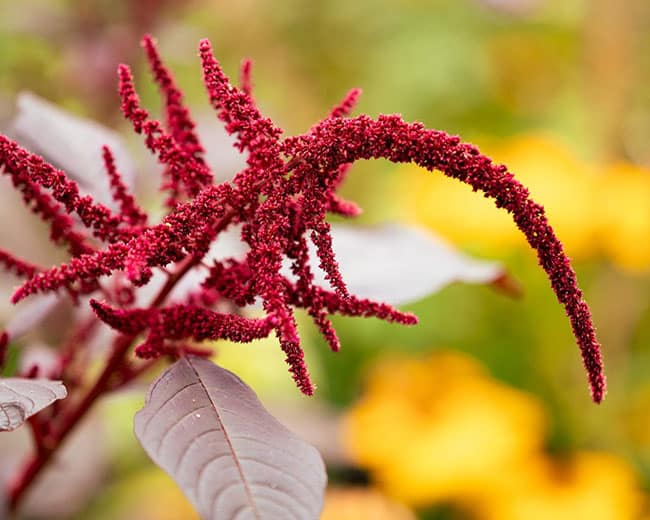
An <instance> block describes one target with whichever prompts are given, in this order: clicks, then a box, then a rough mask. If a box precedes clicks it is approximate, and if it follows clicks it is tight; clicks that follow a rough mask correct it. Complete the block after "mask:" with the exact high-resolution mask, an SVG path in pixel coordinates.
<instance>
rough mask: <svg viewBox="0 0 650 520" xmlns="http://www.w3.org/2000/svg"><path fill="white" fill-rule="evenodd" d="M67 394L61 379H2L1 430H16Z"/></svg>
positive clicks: (0, 391) (0, 400) (0, 395)
mask: <svg viewBox="0 0 650 520" xmlns="http://www.w3.org/2000/svg"><path fill="white" fill-rule="evenodd" d="M66 395H68V392H67V390H66V389H65V386H63V383H62V382H61V381H50V380H49V379H24V378H20V377H9V378H4V379H0V430H2V431H11V430H15V429H16V428H18V427H19V426H20V425H21V424H23V423H24V422H25V421H26V420H27V419H28V418H29V417H31V416H32V415H34V414H35V413H38V412H40V411H41V410H42V409H43V408H46V407H47V406H50V405H51V404H52V403H53V402H54V401H57V400H58V399H63V398H64V397H65V396H66Z"/></svg>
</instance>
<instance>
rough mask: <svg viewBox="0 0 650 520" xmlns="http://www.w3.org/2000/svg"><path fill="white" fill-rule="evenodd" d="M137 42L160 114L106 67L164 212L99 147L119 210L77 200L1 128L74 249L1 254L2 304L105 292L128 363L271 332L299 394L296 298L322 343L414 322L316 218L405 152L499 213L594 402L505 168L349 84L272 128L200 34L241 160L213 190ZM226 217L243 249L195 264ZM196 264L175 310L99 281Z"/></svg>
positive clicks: (161, 77)
mask: <svg viewBox="0 0 650 520" xmlns="http://www.w3.org/2000/svg"><path fill="white" fill-rule="evenodd" d="M143 46H144V48H145V51H146V55H147V58H148V61H149V63H150V66H151V70H152V75H153V77H154V79H155V81H156V83H157V84H158V87H159V89H160V92H161V95H162V98H163V100H164V103H165V117H164V122H161V121H158V120H155V119H152V118H151V117H150V115H149V113H148V112H147V111H146V110H145V109H144V108H143V107H142V106H141V104H140V101H139V98H138V95H137V93H136V89H135V86H134V81H133V77H132V75H131V72H130V70H129V68H128V67H127V66H125V65H121V66H120V67H119V71H118V72H119V92H120V96H121V100H122V112H123V113H124V116H125V117H126V119H127V120H129V121H130V123H131V124H132V126H133V129H134V130H135V132H137V133H138V134H141V135H142V136H143V137H144V141H145V144H146V146H147V148H148V149H149V150H150V151H151V152H152V153H153V154H154V155H155V156H157V158H158V160H159V162H160V163H162V164H163V165H164V167H165V169H164V175H163V177H164V179H163V183H162V190H164V191H165V193H166V194H167V200H166V205H167V207H168V208H169V211H168V213H167V215H166V216H165V217H164V218H163V219H162V221H161V222H160V223H157V224H149V223H148V222H147V216H146V214H145V212H144V211H143V210H142V209H140V208H139V207H138V206H137V204H136V203H135V200H134V198H133V196H132V195H130V194H129V193H128V191H127V189H126V187H125V186H124V184H123V183H122V181H121V178H120V174H119V172H118V171H117V170H116V168H115V164H114V162H113V160H112V155H111V152H110V150H109V149H107V148H105V149H104V162H105V166H106V170H107V173H108V175H109V178H110V181H111V187H112V195H113V198H114V200H115V202H116V206H117V207H118V211H117V212H113V211H111V210H110V209H109V208H107V207H105V206H103V205H100V204H97V203H95V202H94V201H93V200H92V198H90V197H89V196H81V195H80V193H79V190H78V188H77V186H76V184H75V183H74V182H72V181H70V180H69V179H68V178H67V177H66V175H65V174H64V173H63V172H62V171H59V170H57V169H56V168H54V167H53V166H51V165H49V164H47V163H46V162H44V161H43V160H42V159H40V158H39V157H37V156H35V155H33V154H30V153H29V152H27V151H25V150H23V149H22V148H20V147H19V146H18V145H17V144H16V143H14V142H12V141H10V140H9V139H7V138H6V137H0V167H1V168H2V171H3V173H4V174H5V175H9V176H10V177H11V179H12V181H13V183H14V185H15V186H16V187H17V188H18V189H19V190H20V191H21V192H22V194H23V198H24V200H25V202H26V204H28V205H29V207H31V209H32V210H33V211H34V212H35V213H37V214H38V215H39V216H40V217H41V218H42V219H43V220H45V221H47V222H49V223H50V229H51V238H52V240H54V241H56V242H57V243H61V244H65V245H67V246H68V250H69V252H70V254H71V257H72V258H71V259H70V261H69V262H67V263H65V264H63V265H61V266H59V267H55V268H51V269H48V270H43V269H41V268H39V267H36V266H32V265H31V264H29V263H28V262H25V261H23V260H21V259H18V258H15V257H14V256H12V255H11V254H10V253H8V252H4V251H0V262H2V263H3V264H4V265H5V266H6V267H7V268H9V269H10V270H12V271H14V272H15V273H17V274H19V275H21V276H24V277H26V278H27V279H26V281H25V282H24V283H23V285H22V286H21V287H20V288H19V289H18V290H17V291H16V293H15V294H14V296H13V301H14V302H18V301H20V300H22V299H23V298H26V297H27V296H29V295H32V294H35V293H39V292H50V291H57V290H60V289H63V290H66V291H68V292H69V293H70V294H71V295H72V296H75V297H76V296H78V295H80V294H90V293H94V292H96V291H98V290H101V291H102V292H103V295H104V296H105V298H106V300H107V301H106V302H104V303H100V302H98V301H96V300H92V301H91V305H92V307H93V309H94V311H95V313H96V314H97V316H98V317H99V318H100V319H101V320H103V321H104V322H106V323H107V324H108V325H110V326H111V327H113V328H114V329H116V330H118V331H120V332H122V333H123V334H126V335H129V336H132V337H136V336H137V335H139V334H140V333H143V332H145V331H148V333H147V336H146V340H145V342H144V343H143V344H141V345H140V346H139V347H137V348H136V353H138V354H139V355H140V356H142V357H156V356H160V355H163V354H169V353H170V352H174V351H175V348H179V346H180V345H181V344H182V343H181V342H182V341H184V340H196V341H200V340H202V339H218V338H228V339H232V340H236V341H251V340H253V339H255V338H259V337H264V336H266V335H268V334H270V333H272V332H273V331H274V332H275V334H276V335H277V337H278V338H279V341H280V344H281V347H282V349H283V351H284V353H285V355H286V360H287V363H288V364H289V367H290V371H291V372H292V374H293V377H294V379H295V381H296V383H297V385H298V387H299V388H300V389H301V390H302V391H303V392H304V393H305V394H312V393H313V384H312V382H311V380H310V378H309V375H308V372H307V368H306V366H305V362H304V356H303V352H302V349H301V347H300V341H299V337H298V333H297V328H296V320H295V316H294V312H295V309H296V308H303V309H306V310H307V312H308V313H309V315H310V316H311V317H312V319H313V320H314V323H315V324H316V326H317V327H318V328H319V330H320V331H321V333H322V334H323V336H324V337H325V339H326V340H327V342H328V343H329V345H330V347H331V348H332V349H333V350H338V349H339V347H340V345H339V340H338V338H337V336H336V332H335V331H334V329H333V327H332V324H331V322H330V320H329V315H330V314H343V315H348V316H375V317H378V318H380V319H384V320H388V321H394V322H398V323H402V324H407V325H410V324H414V323H416V318H415V316H413V315H411V314H407V313H402V312H399V311H398V310H396V309H393V308H392V307H390V306H388V305H385V304H382V303H377V302H372V301H369V300H365V299H361V298H357V297H355V296H354V295H351V294H349V292H348V290H347V287H346V284H345V282H344V277H343V276H342V274H341V273H340V271H339V268H338V265H337V262H336V258H335V255H334V252H333V250H332V238H331V233H330V225H329V224H328V222H327V220H326V216H327V214H328V213H337V214H340V215H344V216H354V215H356V214H358V213H359V209H358V208H357V206H356V205H355V204H353V203H351V202H348V201H346V200H343V199H341V198H340V197H339V196H338V195H337V194H336V189H337V188H338V187H339V185H340V184H341V182H342V181H343V179H344V178H345V175H346V173H347V171H348V169H349V167H350V165H351V164H352V163H354V162H355V161H357V160H360V159H375V158H384V159H388V160H390V161H392V162H396V163H402V162H411V163H415V164H417V165H419V166H421V167H423V168H426V169H427V170H439V171H441V172H443V173H444V174H445V175H448V176H450V177H454V178H456V179H458V180H460V181H462V182H465V183H467V184H469V185H470V186H472V188H473V189H474V190H477V191H482V192H483V193H484V194H485V196H486V197H489V198H492V199H494V201H495V203H496V205H497V206H498V207H501V208H504V209H506V210H507V211H508V212H509V213H511V214H512V216H513V218H514V220H515V222H516V224H517V226H518V227H519V229H521V231H522V232H523V233H524V235H525V236H526V238H527V240H528V242H529V243H530V245H531V246H532V247H533V248H534V249H535V250H536V251H537V254H538V258H539V261H540V264H541V266H542V267H543V269H544V270H545V271H546V272H547V273H548V275H549V278H550V280H551V284H552V287H553V290H554V291H555V293H556V294H557V297H558V299H559V301H560V302H561V303H562V304H563V305H564V307H565V309H566V311H567V314H568V316H569V318H570V321H571V324H572V326H573V331H574V334H575V336H576V338H577V341H578V345H579V347H580V349H581V352H582V356H583V360H584V363H585V366H586V369H587V372H588V375H589V382H590V385H591V391H592V397H593V399H594V400H595V401H596V402H599V401H600V400H601V399H602V398H603V396H604V392H605V379H604V376H603V374H602V362H601V356H600V350H599V344H598V342H597V341H596V338H595V335H594V328H593V325H592V322H591V317H590V313H589V310H588V307H587V305H586V303H585V302H584V301H583V299H582V293H581V292H580V290H579V289H578V287H577V285H576V277H575V274H574V272H573V270H572V268H571V266H570V264H569V260H568V259H567V257H566V255H565V254H564V251H563V248H562V245H561V244H560V242H559V240H558V239H557V237H556V236H555V234H554V232H553V230H552V228H551V227H550V226H549V224H548V222H547V220H546V217H545V214H544V209H543V208H542V207H541V206H540V205H538V204H536V203H535V202H533V201H532V200H531V199H530V197H529V193H528V191H527V190H526V188H525V187H523V186H522V185H521V184H520V183H519V182H518V181H516V180H515V179H514V177H513V176H512V174H511V173H509V172H508V170H507V169H506V167H505V166H501V165H496V164H493V163H492V161H491V160H490V159H489V158H487V157H485V156H483V155H481V154H480V153H479V151H478V150H477V149H476V148H475V147H473V146H472V145H469V144H463V143H461V142H460V140H459V138H458V137H455V136H450V135H447V134H446V133H444V132H440V131H434V130H428V129H426V128H424V127H423V125H421V124H419V123H411V124H409V123H405V122H404V121H403V120H402V119H401V118H400V117H398V116H380V117H379V118H378V119H371V118H370V117H367V116H359V117H355V118H350V117H349V113H350V111H351V110H352V108H353V107H354V105H355V102H356V100H357V98H358V96H359V94H360V92H359V91H358V90H352V91H351V92H350V93H349V94H348V95H347V96H346V97H345V98H344V99H343V101H342V102H341V103H340V104H339V105H338V106H337V107H335V108H334V109H333V110H332V111H331V113H330V115H329V116H328V117H326V118H325V119H324V120H323V121H321V122H320V123H318V124H317V125H315V126H314V127H312V128H311V129H310V130H309V131H308V132H307V133H305V134H304V135H301V136H296V137H288V138H283V137H282V131H281V129H279V128H278V127H277V126H276V125H275V124H274V123H273V122H272V121H271V120H270V119H268V118H265V117H264V116H263V115H262V114H261V113H260V111H259V109H258V108H257V106H256V104H255V102H254V100H253V98H252V97H251V80H250V73H251V71H250V62H248V61H246V62H244V64H243V66H242V70H241V82H242V86H241V87H240V88H237V87H235V86H234V85H232V84H231V82H230V81H229V79H228V78H227V77H226V75H225V74H224V72H223V70H222V69H221V67H220V65H219V63H218V61H217V60H216V58H215V57H214V55H213V53H212V49H211V46H210V43H209V42H208V41H207V40H203V41H201V43H200V46H199V53H200V59H201V64H202V69H203V79H204V83H205V86H206V88H207V92H208V96H209V99H210V103H211V104H212V106H213V108H214V109H215V111H216V112H217V114H218V116H219V118H220V119H221V120H222V121H223V122H224V123H225V127H226V130H227V131H228V132H229V133H230V134H232V135H234V136H235V137H236V142H235V146H236V147H237V148H238V149H239V150H240V151H241V152H243V153H246V154H247V165H246V167H245V168H244V169H243V170H242V171H240V172H239V173H237V175H236V176H235V177H234V178H233V179H232V181H229V182H224V183H221V184H215V183H214V182H213V177H214V176H213V172H212V171H211V170H210V168H209V167H208V165H207V163H206V162H205V160H204V157H203V154H204V146H203V145H202V144H201V142H200V140H199V137H198V135H197V134H196V132H195V130H194V123H193V122H192V119H191V117H190V115H189V112H188V110H187V108H186V107H185V106H184V105H183V97H182V94H181V92H180V91H179V89H178V88H177V86H176V84H175V82H174V80H173V77H172V75H171V74H170V72H169V71H168V70H167V69H166V67H165V66H164V65H163V63H162V61H161V60H160V57H159V55H158V52H157V49H156V46H155V43H154V41H153V40H152V39H151V38H149V37H145V38H144V40H143ZM236 225H239V226H240V229H241V240H242V241H243V242H244V243H245V244H246V245H247V246H248V251H247V253H246V256H245V258H243V259H235V258H231V259H228V260H221V261H217V260H211V261H208V260H206V255H207V253H208V250H209V249H210V246H211V245H212V244H213V242H214V241H215V239H217V238H218V236H219V235H220V234H222V233H223V232H224V231H226V230H228V229H232V228H233V227H234V226H236ZM309 241H311V242H312V243H313V244H314V245H315V246H316V251H317V261H318V263H319V267H320V268H321V269H322V270H323V271H324V272H325V273H326V279H327V280H328V282H329V285H330V289H324V288H322V287H320V286H318V285H316V284H315V283H314V276H313V273H312V269H313V266H312V265H310V261H311V260H312V259H311V258H310V255H309V252H308V244H309ZM286 261H289V262H290V263H291V275H290V276H289V275H287V274H285V272H284V271H283V270H282V265H283V263H284V262H286ZM172 264H173V268H172V267H170V265H172ZM197 266H199V267H203V268H205V269H206V270H207V274H206V276H205V278H204V279H203V281H202V283H201V285H200V288H199V290H198V292H196V291H195V292H194V293H192V294H191V295H190V296H188V297H187V301H185V302H180V303H175V304H174V305H167V306H164V305H165V301H164V299H165V296H166V295H162V296H161V297H158V298H156V299H155V300H154V301H153V302H152V303H151V305H150V306H149V307H146V308H133V307H131V306H130V305H131V303H129V302H124V301H122V300H121V299H120V298H119V297H118V295H117V294H115V292H114V291H112V290H111V288H110V287H109V286H108V285H107V284H105V283H103V280H102V277H104V276H107V275H113V274H115V273H117V272H123V273H124V275H125V277H126V279H127V280H128V282H129V284H130V285H131V288H135V287H139V286H142V285H145V284H147V283H148V282H149V281H150V279H151V277H152V275H153V272H154V270H160V271H162V272H164V273H165V274H166V275H167V276H169V277H170V279H178V278H179V277H181V276H183V274H185V273H186V272H187V271H188V270H189V269H191V268H195V267H197ZM120 276H121V275H120ZM256 301H261V302H262V305H263V309H264V311H265V316H264V317H263V318H259V319H249V318H244V317H242V316H241V313H240V312H239V308H241V307H243V306H246V305H249V304H252V303H254V302H256ZM220 303H228V304H229V306H230V307H229V308H231V309H232V308H233V306H234V307H235V308H236V309H237V310H235V311H234V312H233V313H225V312H220V311H217V310H215V309H217V308H219V309H223V308H224V305H219V304H220Z"/></svg>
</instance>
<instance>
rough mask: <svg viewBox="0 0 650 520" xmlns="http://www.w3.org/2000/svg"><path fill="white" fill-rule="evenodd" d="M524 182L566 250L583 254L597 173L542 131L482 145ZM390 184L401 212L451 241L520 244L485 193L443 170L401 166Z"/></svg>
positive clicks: (589, 246)
mask: <svg viewBox="0 0 650 520" xmlns="http://www.w3.org/2000/svg"><path fill="white" fill-rule="evenodd" d="M484 151H485V152H486V153H487V154H488V155H490V156H491V157H492V158H493V159H494V160H495V162H499V163H503V164H505V165H507V166H508V169H509V170H510V171H511V172H512V173H513V174H514V175H515V177H516V178H517V179H518V180H519V181H521V182H522V183H523V184H524V185H525V186H526V187H528V188H529V190H530V192H531V194H532V196H533V198H534V199H535V200H536V201H537V202H539V203H541V204H542V205H543V206H544V207H545V209H546V212H547V215H548V217H549V221H550V223H551V225H552V226H553V227H554V228H555V230H556V231H557V233H558V235H559V236H560V237H561V239H562V241H563V243H564V244H565V246H566V248H567V252H568V253H569V255H571V256H577V257H584V256H586V255H587V254H588V253H590V251H592V250H593V248H594V244H595V243H596V234H597V230H596V220H597V219H595V215H597V213H598V208H597V207H596V190H597V182H596V181H597V179H598V173H597V171H596V169H595V168H592V167H590V166H589V165H588V164H587V163H584V162H582V161H579V160H578V159H576V158H575V157H574V156H573V155H572V154H571V152H570V150H569V149H568V148H567V147H565V146H564V145H563V144H562V143H560V142H558V141H556V140H554V139H552V138H550V137H545V136H540V135H527V136H522V137H517V138H514V139H512V140H510V141H507V142H505V143H504V144H503V145H501V146H498V147H494V148H493V149H485V150H484ZM400 168H401V169H400V172H399V174H398V175H397V176H396V179H397V182H398V183H399V186H398V187H397V189H396V190H395V193H396V194H397V196H398V197H400V196H401V197H402V200H401V201H400V206H401V207H402V208H404V211H403V213H402V216H403V217H404V218H405V219H407V220H410V221H415V222H419V223H422V224H425V225H427V226H429V227H431V228H432V229H434V230H436V231H438V232H440V233H441V234H442V235H444V236H446V237H447V238H448V239H450V240H451V241H453V242H455V243H458V244H461V245H464V246H472V247H477V248H479V249H483V250H487V251H488V252H494V251H499V250H500V249H502V248H504V247H506V248H511V247H515V246H519V245H523V244H524V238H523V236H522V235H521V233H520V232H519V231H518V230H517V229H516V227H515V224H514V223H513V221H512V218H511V217H510V216H509V215H507V214H506V213H505V212H504V211H503V210H499V209H497V208H496V207H495V206H494V203H493V202H492V201H490V200H488V199H485V198H481V197H476V195H475V194H472V193H471V189H470V188H469V187H468V186H465V185H463V184H461V183H459V182H458V181H456V180H453V179H448V178H446V177H444V176H443V175H442V174H438V175H436V174H431V173H429V172H426V171H424V170H422V169H420V168H417V167H415V166H402V167H400Z"/></svg>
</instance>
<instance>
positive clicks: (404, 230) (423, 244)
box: [310, 224, 505, 305]
mask: <svg viewBox="0 0 650 520" xmlns="http://www.w3.org/2000/svg"><path fill="white" fill-rule="evenodd" d="M332 242H333V249H334V252H335V254H336V258H337V261H338V263H339V267H340V270H341V274H342V275H343V280H345V283H346V284H347V286H348V289H349V290H350V293H351V294H354V295H356V296H361V297H363V298H370V299H372V300H378V301H383V302H387V303H390V304H392V305H403V304H405V303H409V302H413V301H416V300H419V299H421V298H424V297H425V296H428V295H430V294H432V293H435V292H437V291H439V290H440V289H442V288H443V287H445V286H446V285H449V284H450V283H453V282H467V283H495V282H498V281H499V280H500V279H502V278H503V277H504V276H505V270H504V268H503V267H502V266H501V265H500V264H499V263H497V262H486V261H483V260H477V259H474V258H472V257H470V256H468V255H465V254H463V253H461V252H459V251H457V250H455V249H454V248H453V247H451V246H450V245H449V244H448V243H446V242H445V241H443V240H442V239H441V238H439V237H437V236H436V235H434V234H432V233H431V232H429V231H423V230H421V229H418V228H415V227H408V226H404V225H400V224H389V225H383V226H378V227H359V226H345V225H333V226H332ZM310 258H311V259H312V266H314V267H313V270H314V278H315V281H316V283H317V284H318V285H320V286H321V287H324V288H329V283H328V282H327V280H326V279H325V273H324V272H323V271H322V270H321V269H320V268H318V262H317V261H314V260H315V259H317V258H318V257H317V256H316V251H315V248H313V247H312V248H311V250H310Z"/></svg>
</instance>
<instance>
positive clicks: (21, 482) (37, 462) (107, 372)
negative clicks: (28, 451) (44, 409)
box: [8, 257, 201, 511]
mask: <svg viewBox="0 0 650 520" xmlns="http://www.w3.org/2000/svg"><path fill="white" fill-rule="evenodd" d="M200 261H201V259H200V258H198V257H191V258H188V259H186V260H185V261H184V262H183V263H181V265H180V266H179V268H178V270H177V271H176V272H174V273H173V274H172V275H171V276H170V277H169V278H168V279H167V282H166V283H165V285H164V286H163V287H162V289H161V290H160V292H159V293H158V294H157V295H156V297H155V298H154V299H153V301H152V302H151V305H150V307H152V308H153V307H160V306H161V305H162V304H163V303H164V301H165V299H166V298H167V297H168V296H169V294H170V293H171V291H172V289H173V288H174V287H175V286H176V283H178V281H179V280H180V279H181V278H182V277H183V276H185V274H187V272H188V271H189V270H190V269H192V268H193V267H195V266H196V265H197V264H198V263H199V262H200ZM134 339H135V336H131V335H120V336H118V337H117V338H115V341H114V343H113V349H112V353H111V356H110V357H109V359H108V362H107V364H106V366H105V367H104V370H103V371H102V373H101V374H100V376H99V377H98V378H97V380H96V381H95V384H94V385H93V386H92V388H91V389H90V390H89V391H88V393H87V394H86V395H85V396H84V398H83V399H82V400H81V401H80V402H79V404H78V405H77V406H76V407H75V408H73V409H72V410H71V411H67V410H62V413H61V415H60V416H59V417H61V419H60V420H59V421H57V422H58V424H56V423H55V424H53V425H52V426H51V432H50V433H49V435H48V436H47V439H46V440H45V439H42V438H40V436H39V439H37V446H36V448H37V449H36V451H35V453H34V455H33V456H32V458H31V459H30V460H28V461H27V462H26V464H25V465H24V466H23V469H22V471H21V472H20V474H19V476H18V477H17V478H16V480H14V482H13V483H11V484H10V486H9V492H8V496H9V510H10V511H16V510H17V508H18V505H19V503H20V501H21V499H22V498H23V497H24V496H25V493H26V492H27V490H28V489H29V486H30V485H31V484H32V483H33V482H34V480H35V479H36V477H37V476H38V474H39V473H40V472H41V471H42V470H43V469H44V468H45V466H46V465H47V464H48V462H49V461H50V460H51V458H52V456H53V455H54V454H55V453H56V451H57V450H58V449H59V447H60V446H61V445H62V443H63V441H64V440H65V439H66V437H67V436H68V434H70V432H71V431H72V430H73V429H74V428H75V426H76V425H77V424H79V422H81V419H83V418H84V417H85V415H86V414H87V413H88V411H89V410H90V408H91V407H92V406H93V404H94V403H95V401H96V400H97V399H98V398H99V397H100V396H101V395H103V394H104V393H105V392H107V391H110V390H111V389H112V388H111V380H112V378H113V377H114V375H115V374H116V373H118V372H119V371H120V369H121V368H122V367H123V364H124V359H125V357H126V355H127V353H128V352H129V350H130V347H131V345H132V343H133V340H134ZM66 412H67V413H66ZM35 433H36V432H35Z"/></svg>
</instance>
